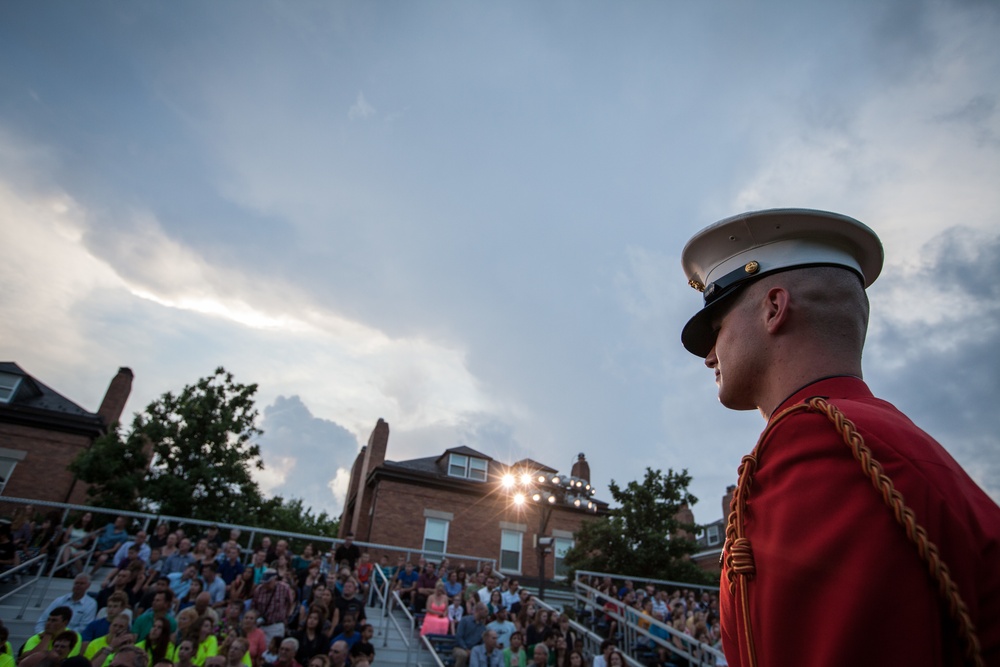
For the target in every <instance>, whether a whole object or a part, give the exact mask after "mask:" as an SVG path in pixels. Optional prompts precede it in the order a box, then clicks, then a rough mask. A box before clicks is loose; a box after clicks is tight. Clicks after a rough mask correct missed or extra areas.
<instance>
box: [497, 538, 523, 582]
mask: <svg viewBox="0 0 1000 667" xmlns="http://www.w3.org/2000/svg"><path fill="white" fill-rule="evenodd" d="M523 543H524V533H519V532H517V531H516V530H505V531H503V533H501V535H500V570H501V571H502V572H505V573H507V574H521V544H523Z"/></svg>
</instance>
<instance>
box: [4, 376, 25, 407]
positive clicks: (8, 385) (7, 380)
mask: <svg viewBox="0 0 1000 667" xmlns="http://www.w3.org/2000/svg"><path fill="white" fill-rule="evenodd" d="M19 382H21V377H20V376H18V375H11V374H10V373H0V403H10V400H11V399H12V398H14V392H15V391H17V385H18V383H19Z"/></svg>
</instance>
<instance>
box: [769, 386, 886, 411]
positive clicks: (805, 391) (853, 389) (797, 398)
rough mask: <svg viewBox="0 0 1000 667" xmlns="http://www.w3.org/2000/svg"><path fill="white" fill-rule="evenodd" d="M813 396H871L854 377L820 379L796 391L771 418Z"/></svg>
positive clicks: (869, 391)
mask: <svg viewBox="0 0 1000 667" xmlns="http://www.w3.org/2000/svg"><path fill="white" fill-rule="evenodd" d="M814 396H822V397H824V398H845V397H847V396H854V397H862V398H872V397H873V394H872V392H871V389H869V388H868V385H867V384H865V381H864V380H862V379H861V378H859V377H857V376H855V375H834V376H832V377H825V378H820V379H818V380H814V381H812V382H810V383H809V384H807V385H805V386H804V387H801V388H800V389H797V390H796V391H795V392H794V393H793V394H792V395H791V396H789V397H788V398H786V399H785V400H784V401H782V402H781V405H779V406H778V407H777V408H776V409H775V410H774V411H773V412H772V413H771V418H772V419H773V418H774V416H775V415H777V414H780V413H781V411H782V410H784V409H785V408H788V407H791V406H793V405H795V404H796V403H802V402H803V401H805V400H806V399H809V398H813V397H814Z"/></svg>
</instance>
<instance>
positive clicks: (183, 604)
mask: <svg viewBox="0 0 1000 667" xmlns="http://www.w3.org/2000/svg"><path fill="white" fill-rule="evenodd" d="M191 567H193V568H197V567H198V566H197V565H192V566H191ZM204 592H205V584H204V583H203V582H202V580H201V579H197V578H196V579H191V581H190V583H189V584H188V592H187V595H185V596H184V597H183V598H181V600H180V603H179V604H178V605H177V609H178V611H180V610H182V609H187V608H188V607H193V606H194V601H195V600H197V599H198V596H199V595H201V594H202V593H204ZM208 600H209V602H211V601H212V596H211V595H210V596H209V597H208Z"/></svg>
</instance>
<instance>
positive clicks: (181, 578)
mask: <svg viewBox="0 0 1000 667" xmlns="http://www.w3.org/2000/svg"><path fill="white" fill-rule="evenodd" d="M163 576H164V577H166V579H167V581H168V582H169V584H168V585H169V586H170V590H172V591H173V592H174V597H175V598H176V599H177V600H183V599H185V598H186V597H187V595H188V593H189V592H190V591H191V584H192V583H194V582H195V581H198V567H197V566H196V565H194V564H193V563H192V564H191V565H188V566H187V567H186V568H184V570H183V571H182V572H179V573H178V572H171V573H170V574H166V575H163ZM198 586H199V588H200V587H201V581H198ZM199 592H201V591H199Z"/></svg>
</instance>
